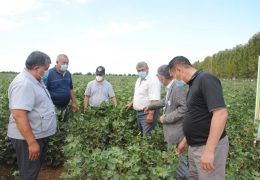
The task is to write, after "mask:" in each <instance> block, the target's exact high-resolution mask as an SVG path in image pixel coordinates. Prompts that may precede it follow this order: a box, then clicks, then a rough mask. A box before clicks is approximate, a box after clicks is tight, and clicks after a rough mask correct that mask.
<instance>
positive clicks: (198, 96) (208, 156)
mask: <svg viewBox="0 0 260 180" xmlns="http://www.w3.org/2000/svg"><path fill="white" fill-rule="evenodd" d="M169 68H170V70H169V71H170V74H171V76H173V77H175V82H176V83H177V84H178V85H179V86H185V85H186V84H188V85H189V92H188V95H187V102H186V106H187V109H186V112H185V115H184V118H183V132H184V135H185V137H184V139H183V141H182V142H181V143H180V144H179V145H178V147H177V148H176V153H177V154H182V153H183V152H184V150H185V149H187V147H188V146H189V177H188V179H189V180H192V179H194V180H195V179H200V180H204V179H210V180H219V179H225V167H226V159H227V155H228V150H229V141H228V137H227V134H226V131H225V124H226V121H227V117H228V113H227V110H226V106H225V102H224V98H223V93H222V87H221V83H220V81H219V79H218V78H217V77H215V76H214V75H213V74H211V73H209V72H203V70H202V69H200V70H196V69H194V68H193V67H192V65H191V64H190V62H189V60H188V59H187V58H185V57H183V56H177V57H175V58H173V59H172V60H171V61H170V62H169Z"/></svg>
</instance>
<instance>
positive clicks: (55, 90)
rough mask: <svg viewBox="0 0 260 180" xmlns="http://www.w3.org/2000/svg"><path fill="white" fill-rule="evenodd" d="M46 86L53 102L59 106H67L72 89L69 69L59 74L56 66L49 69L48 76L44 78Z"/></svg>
mask: <svg viewBox="0 0 260 180" xmlns="http://www.w3.org/2000/svg"><path fill="white" fill-rule="evenodd" d="M44 83H45V85H46V88H47V89H48V90H49V92H50V95H51V99H52V101H53V104H54V105H56V106H59V107H64V106H67V105H68V104H69V102H70V98H71V90H72V89H73V85H72V79H71V74H70V72H69V71H66V72H64V74H60V73H59V72H58V71H57V69H56V66H54V67H53V68H51V69H50V70H49V76H48V78H46V79H44Z"/></svg>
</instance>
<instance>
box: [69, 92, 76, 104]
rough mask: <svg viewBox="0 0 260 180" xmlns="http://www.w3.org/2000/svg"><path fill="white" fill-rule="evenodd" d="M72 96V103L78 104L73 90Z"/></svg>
mask: <svg viewBox="0 0 260 180" xmlns="http://www.w3.org/2000/svg"><path fill="white" fill-rule="evenodd" d="M70 94H71V101H72V103H76V101H75V95H74V91H73V89H72V90H70Z"/></svg>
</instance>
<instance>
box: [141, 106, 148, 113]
mask: <svg viewBox="0 0 260 180" xmlns="http://www.w3.org/2000/svg"><path fill="white" fill-rule="evenodd" d="M142 110H143V111H144V113H145V114H148V113H149V107H148V106H145V107H144V108H143V109H142Z"/></svg>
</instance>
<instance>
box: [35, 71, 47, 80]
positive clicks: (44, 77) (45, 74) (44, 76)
mask: <svg viewBox="0 0 260 180" xmlns="http://www.w3.org/2000/svg"><path fill="white" fill-rule="evenodd" d="M40 69H41V70H43V69H42V68H40ZM43 71H44V70H43ZM37 74H38V73H37ZM38 76H40V75H39V74H38ZM48 76H49V70H47V71H44V75H43V76H42V77H41V76H40V77H41V78H42V79H46V78H48Z"/></svg>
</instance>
